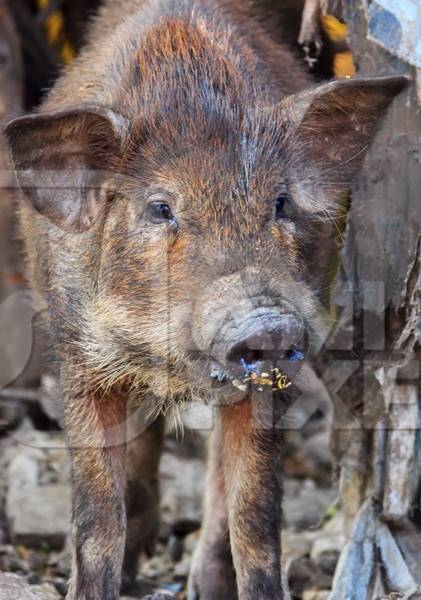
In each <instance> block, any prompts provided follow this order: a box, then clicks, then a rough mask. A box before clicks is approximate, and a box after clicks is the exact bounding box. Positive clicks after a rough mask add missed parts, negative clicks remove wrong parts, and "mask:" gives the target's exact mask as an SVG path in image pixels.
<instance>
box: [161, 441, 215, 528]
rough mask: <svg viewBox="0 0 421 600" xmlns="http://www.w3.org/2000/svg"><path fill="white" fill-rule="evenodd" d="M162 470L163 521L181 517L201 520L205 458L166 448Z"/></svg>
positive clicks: (168, 521)
mask: <svg viewBox="0 0 421 600" xmlns="http://www.w3.org/2000/svg"><path fill="white" fill-rule="evenodd" d="M160 472H161V510H162V521H163V522H164V523H167V524H169V525H173V524H174V523H176V522H177V521H181V520H190V521H197V522H200V521H201V516H202V494H203V488H204V472H205V468H204V462H203V461H202V460H200V459H189V460H186V459H182V458H180V457H178V456H174V455H171V454H169V453H167V452H165V453H164V455H163V457H162V461H161V467H160Z"/></svg>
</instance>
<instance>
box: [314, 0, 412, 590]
mask: <svg viewBox="0 0 421 600" xmlns="http://www.w3.org/2000/svg"><path fill="white" fill-rule="evenodd" d="M323 5H324V6H323V8H324V10H325V11H327V12H331V13H332V12H333V13H334V14H335V16H337V17H341V18H342V19H343V20H344V21H345V22H346V23H347V24H348V26H349V30H350V36H349V43H350V46H351V49H352V52H353V55H354V59H355V63H356V66H357V71H358V75H360V76H363V75H376V74H378V75H385V74H393V73H400V74H401V73H407V74H408V75H410V76H412V77H413V84H412V85H411V86H410V87H409V89H408V90H407V91H406V92H404V93H403V94H402V95H401V96H400V97H399V98H398V99H397V101H396V102H395V104H394V107H393V108H392V110H391V113H390V115H389V116H388V118H387V120H386V122H385V125H384V127H383V129H382V131H381V133H380V134H379V135H378V137H377V139H376V142H375V143H374V145H373V147H372V149H371V150H370V152H369V155H368V157H367V160H366V163H365V167H364V169H363V172H362V175H361V177H360V178H359V180H358V181H357V182H356V183H355V185H354V188H353V190H352V205H351V210H350V212H349V215H348V221H347V227H346V231H345V234H344V239H345V241H344V244H343V247H342V250H341V252H340V259H341V260H340V263H341V268H340V272H339V274H338V277H337V285H336V289H337V290H339V292H338V293H337V294H336V296H335V298H334V301H333V303H334V304H335V305H336V315H337V319H338V320H337V323H336V325H335V327H334V328H333V330H332V332H331V334H330V336H329V339H328V340H327V343H326V351H325V352H324V353H323V354H322V356H321V357H320V362H319V365H318V367H319V372H320V374H321V377H322V378H324V380H325V383H326V386H327V387H328V389H329V390H330V391H331V393H332V397H333V398H336V402H335V412H336V418H335V424H334V429H333V432H332V447H333V451H334V454H335V456H336V458H337V461H338V465H339V479H340V497H341V509H342V511H343V513H344V516H345V529H346V533H347V535H348V543H347V545H346V547H345V548H344V551H343V553H342V556H341V558H340V561H339V564H338V567H337V573H336V576H335V580H334V584H333V589H332V592H331V596H330V600H374V598H384V597H386V596H387V595H388V594H391V593H399V594H401V596H400V597H405V598H419V597H420V594H421V568H420V565H421V532H420V531H419V523H420V490H421V477H420V471H421V469H420V457H421V448H420V447H421V436H420V432H419V425H420V405H419V391H420V358H421V351H420V318H421V292H420V290H421V265H420V261H421V234H420V231H421V192H420V190H421V112H420V106H419V98H418V95H417V83H416V76H415V75H416V73H415V69H413V68H412V67H410V66H409V65H407V64H406V63H404V62H403V61H401V60H400V59H398V58H397V57H395V56H393V55H392V54H389V53H388V52H387V51H386V50H384V49H382V48H381V47H380V46H378V45H377V44H375V43H373V42H371V41H369V40H368V38H367V19H366V11H365V5H366V3H365V2H363V1H362V0H356V1H355V2H350V1H349V0H342V3H341V6H340V7H339V8H338V1H337V0H331V1H330V2H329V1H328V2H327V3H325V2H324V3H323ZM344 340H345V342H346V343H345V346H344ZM344 361H354V363H355V362H356V367H355V368H354V369H353V372H352V376H351V377H350V378H349V379H348V381H347V382H346V383H345V384H344V385H341V387H340V390H339V391H338V381H339V380H341V377H342V370H343V369H342V368H341V363H343V362H344ZM327 372H329V377H326V376H325V374H326V373H327ZM335 375H336V376H335ZM341 383H342V381H341ZM338 400H339V401H338ZM350 415H352V418H351V419H350V418H349V416H350ZM351 421H352V424H351V425H350V422H351ZM355 421H357V422H358V423H359V426H358V427H355ZM417 523H418V525H417Z"/></svg>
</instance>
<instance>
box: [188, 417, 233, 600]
mask: <svg viewBox="0 0 421 600" xmlns="http://www.w3.org/2000/svg"><path fill="white" fill-rule="evenodd" d="M187 598H188V600H217V599H221V600H222V599H223V600H237V584H236V579H235V571H234V566H233V564H232V555H231V548H230V540H229V533H228V519H227V511H226V496H225V483H224V477H223V470H222V454H221V430H220V427H218V426H217V427H216V428H215V429H214V430H213V431H212V433H211V435H210V439H209V449H208V465H207V472H206V490H205V499H204V516H203V523H202V529H201V534H200V539H199V542H198V544H197V547H196V549H195V552H194V555H193V560H192V567H191V571H190V575H189V583H188V595H187Z"/></svg>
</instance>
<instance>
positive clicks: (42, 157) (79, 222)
mask: <svg viewBox="0 0 421 600" xmlns="http://www.w3.org/2000/svg"><path fill="white" fill-rule="evenodd" d="M127 127H128V123H127V120H126V119H125V118H124V117H120V116H119V115H116V114H115V113H114V112H112V111H110V110H107V109H104V108H99V107H96V106H94V107H91V106H88V107H83V108H82V109H75V110H68V111H60V112H53V113H39V114H34V115H29V116H24V117H20V118H18V119H15V120H14V121H11V122H10V123H9V124H8V126H7V127H6V136H7V138H8V141H9V144H10V147H11V150H12V157H13V161H14V165H15V169H16V174H17V179H18V182H19V185H20V187H21V188H22V191H23V193H24V195H25V197H26V199H27V200H29V202H30V203H31V204H32V206H33V207H34V208H35V209H36V210H37V211H38V212H40V213H41V214H43V215H45V216H46V217H47V218H48V219H50V220H51V221H52V222H54V223H55V224H56V225H57V226H58V227H61V228H62V229H65V230H67V231H72V232H82V231H86V230H87V229H89V228H90V227H91V226H92V225H93V223H94V222H95V221H96V219H97V217H98V216H99V214H100V211H101V207H102V204H103V194H101V189H102V186H103V183H104V181H105V180H106V179H107V177H109V170H110V169H111V168H112V166H113V164H115V160H116V158H117V157H118V156H119V154H120V152H121V145H122V142H121V140H122V137H123V136H124V132H125V130H126V129H127Z"/></svg>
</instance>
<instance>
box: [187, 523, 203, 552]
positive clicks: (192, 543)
mask: <svg viewBox="0 0 421 600" xmlns="http://www.w3.org/2000/svg"><path fill="white" fill-rule="evenodd" d="M199 537H200V529H199V530H197V531H193V532H192V533H189V535H187V536H186V537H185V538H184V552H185V553H186V554H193V552H194V549H195V548H196V545H197V542H198V541H199Z"/></svg>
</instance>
